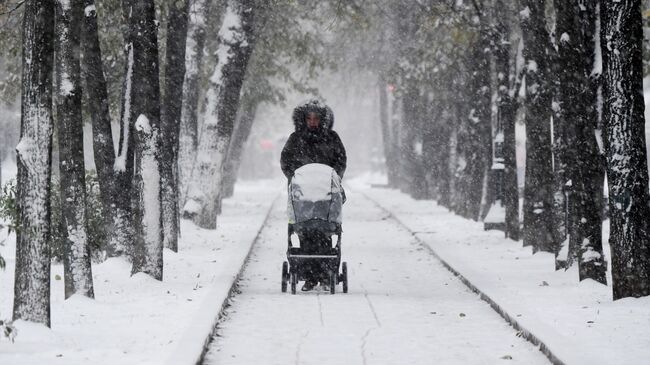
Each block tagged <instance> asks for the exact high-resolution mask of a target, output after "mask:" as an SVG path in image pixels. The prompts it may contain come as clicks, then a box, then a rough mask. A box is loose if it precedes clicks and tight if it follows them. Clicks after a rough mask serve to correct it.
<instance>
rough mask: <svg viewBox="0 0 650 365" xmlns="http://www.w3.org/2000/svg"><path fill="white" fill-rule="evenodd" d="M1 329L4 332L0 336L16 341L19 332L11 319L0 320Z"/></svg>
mask: <svg viewBox="0 0 650 365" xmlns="http://www.w3.org/2000/svg"><path fill="white" fill-rule="evenodd" d="M0 331H1V332H2V335H0V338H2V337H6V338H8V339H9V340H10V341H11V342H14V338H16V334H18V331H16V327H14V325H13V323H12V322H11V321H3V320H0Z"/></svg>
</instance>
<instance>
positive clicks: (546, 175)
mask: <svg viewBox="0 0 650 365" xmlns="http://www.w3.org/2000/svg"><path fill="white" fill-rule="evenodd" d="M545 3H546V2H545V1H544V0H522V1H521V5H522V6H521V11H520V13H519V16H520V19H521V28H522V35H523V41H524V53H523V55H524V58H525V62H526V186H525V190H524V232H523V233H524V246H533V252H537V251H545V252H555V251H556V248H555V247H556V242H555V234H554V233H555V232H554V227H553V168H552V161H553V155H552V151H551V90H550V81H549V80H550V75H549V67H548V53H549V52H548V48H549V47H550V45H549V35H548V32H547V31H546V24H545V18H544V8H545Z"/></svg>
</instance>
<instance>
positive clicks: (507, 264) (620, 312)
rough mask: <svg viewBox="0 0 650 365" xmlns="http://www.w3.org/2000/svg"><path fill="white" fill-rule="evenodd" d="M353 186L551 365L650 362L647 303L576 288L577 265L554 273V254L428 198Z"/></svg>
mask: <svg viewBox="0 0 650 365" xmlns="http://www.w3.org/2000/svg"><path fill="white" fill-rule="evenodd" d="M354 188H355V190H354V191H351V193H352V194H354V193H355V192H356V193H362V194H364V195H366V196H368V197H369V198H370V199H371V200H373V201H375V202H376V203H377V204H378V205H379V206H380V207H381V208H383V209H384V210H385V211H386V212H388V213H389V214H390V215H391V216H392V217H394V218H395V219H396V220H397V221H399V223H400V224H401V225H402V226H403V227H404V228H405V229H407V230H408V231H409V232H411V234H413V236H414V238H415V239H417V241H418V242H420V243H421V244H422V245H423V246H424V247H425V248H427V249H429V250H431V252H432V253H433V254H434V255H435V256H436V257H437V258H439V259H440V261H442V262H443V263H444V264H445V266H447V267H448V269H449V270H450V271H452V272H454V273H455V274H457V275H458V276H459V278H460V279H461V280H462V281H463V282H464V283H465V284H466V285H467V286H468V287H469V288H470V289H471V290H473V291H475V292H477V293H479V295H480V296H481V298H482V299H484V300H485V301H486V302H488V303H489V304H490V305H491V306H492V308H493V309H494V310H495V311H496V312H498V313H499V314H500V315H501V316H502V317H503V318H504V319H506V320H507V321H508V322H509V323H511V324H512V325H513V327H515V328H517V329H518V330H519V331H520V333H521V335H522V336H523V337H525V338H526V339H528V340H529V341H530V342H532V343H534V344H536V345H539V346H540V350H541V351H542V352H543V353H544V354H545V355H546V356H547V357H548V358H549V359H550V360H551V362H552V363H554V364H565V365H587V364H589V365H596V364H614V363H615V364H617V365H622V364H630V365H632V364H635V365H636V364H640V363H645V362H647V359H648V356H650V326H649V325H650V305H649V304H650V298H648V297H646V298H639V299H633V298H630V299H625V300H619V301H615V302H613V301H612V299H611V286H603V285H600V284H597V283H595V282H594V281H591V280H586V281H583V282H580V283H579V282H578V279H577V271H576V270H575V268H573V269H571V270H569V271H555V270H553V256H552V255H551V254H546V253H537V254H535V255H532V253H531V250H530V247H522V246H521V242H514V241H511V240H507V239H504V238H503V233H502V232H497V231H491V232H485V231H483V227H482V223H480V222H472V221H469V220H466V219H463V218H461V217H458V216H455V215H453V214H452V213H449V212H448V211H447V210H446V209H445V208H443V207H439V206H437V205H436V203H435V202H433V201H415V200H413V199H411V198H410V197H408V196H407V195H405V194H402V193H400V192H398V191H395V190H390V189H369V188H368V187H367V185H364V184H355V185H354ZM605 235H607V226H606V227H605ZM608 253H609V248H608V247H606V248H605V254H606V256H608Z"/></svg>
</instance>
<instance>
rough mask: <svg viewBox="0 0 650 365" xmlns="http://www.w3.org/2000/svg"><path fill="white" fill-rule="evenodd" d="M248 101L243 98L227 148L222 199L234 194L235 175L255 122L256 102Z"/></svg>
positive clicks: (246, 98)
mask: <svg viewBox="0 0 650 365" xmlns="http://www.w3.org/2000/svg"><path fill="white" fill-rule="evenodd" d="M248 99H249V97H246V96H244V101H243V102H242V107H241V108H240V114H241V115H240V117H239V120H238V121H237V123H236V124H237V125H236V126H235V130H234V132H233V136H232V141H231V142H230V148H228V158H227V160H226V166H225V169H224V182H223V190H222V197H223V198H229V197H231V196H232V195H233V194H234V192H235V183H236V182H237V173H238V172H239V165H240V163H241V158H242V154H243V152H244V146H245V145H246V141H247V140H248V136H249V135H250V133H251V129H252V128H253V122H254V121H255V114H256V112H257V106H258V105H259V104H258V102H257V101H254V100H248Z"/></svg>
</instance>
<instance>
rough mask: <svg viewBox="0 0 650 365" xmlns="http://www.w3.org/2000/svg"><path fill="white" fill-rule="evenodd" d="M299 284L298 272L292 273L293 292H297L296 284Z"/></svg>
mask: <svg viewBox="0 0 650 365" xmlns="http://www.w3.org/2000/svg"><path fill="white" fill-rule="evenodd" d="M297 284H298V274H297V273H295V272H292V273H291V294H296V285H297Z"/></svg>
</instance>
